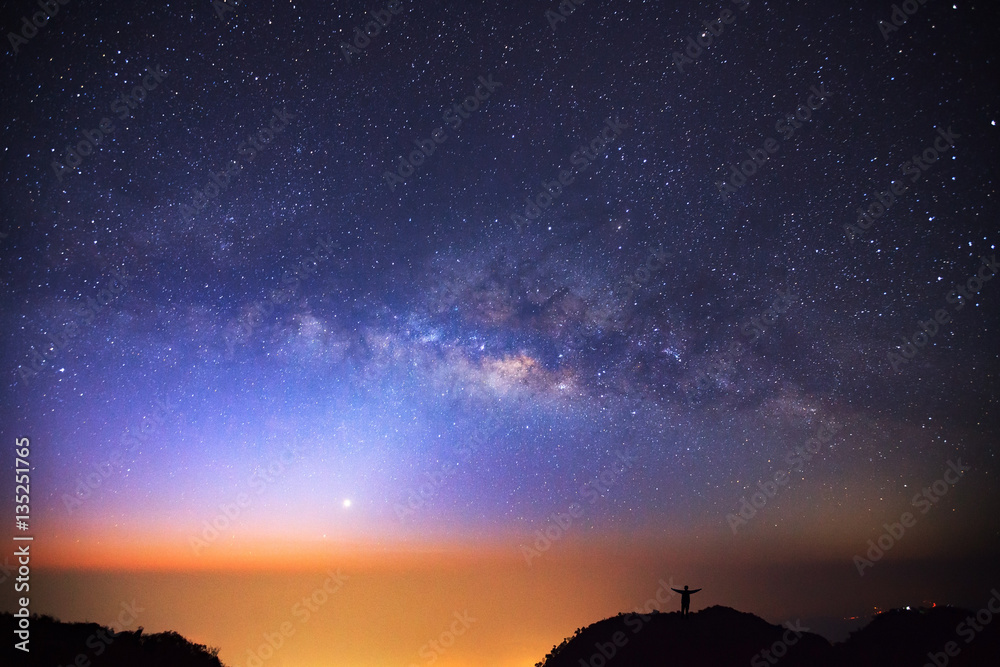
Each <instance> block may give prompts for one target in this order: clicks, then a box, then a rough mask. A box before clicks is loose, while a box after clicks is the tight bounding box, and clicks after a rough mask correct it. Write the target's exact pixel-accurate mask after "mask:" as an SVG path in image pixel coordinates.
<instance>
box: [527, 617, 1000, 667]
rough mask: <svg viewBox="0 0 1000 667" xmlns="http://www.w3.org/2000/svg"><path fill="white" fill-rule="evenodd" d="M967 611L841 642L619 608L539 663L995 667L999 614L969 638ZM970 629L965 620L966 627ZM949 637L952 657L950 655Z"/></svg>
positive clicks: (875, 625)
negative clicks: (995, 620)
mask: <svg viewBox="0 0 1000 667" xmlns="http://www.w3.org/2000/svg"><path fill="white" fill-rule="evenodd" d="M972 615H973V614H972V613H971V612H969V611H965V610H961V609H956V608H952V607H937V608H934V609H916V610H912V611H906V610H896V611H891V612H887V613H884V614H880V615H879V616H877V617H875V618H874V619H873V620H872V622H871V623H869V624H868V625H867V626H866V627H865V628H863V629H861V630H858V631H856V632H854V633H852V634H851V635H850V637H848V639H847V640H846V641H844V642H842V643H839V644H830V642H828V641H827V640H826V639H825V638H823V637H821V636H819V635H817V634H814V633H811V632H808V631H807V630H806V628H804V627H802V626H801V625H799V624H797V623H796V622H794V621H792V622H790V623H789V624H788V625H785V626H779V625H772V624H771V623H768V622H767V621H765V620H763V619H761V618H759V617H757V616H754V615H753V614H747V613H743V612H740V611H736V610H735V609H730V608H729V607H719V606H716V607H709V608H707V609H703V610H701V611H699V612H697V613H694V614H692V615H691V617H690V618H683V617H682V616H681V615H680V613H679V612H674V613H669V614H657V613H654V614H651V615H648V616H640V615H637V614H619V615H618V616H615V617H613V618H608V619H605V620H603V621H598V622H597V623H594V624H593V625H590V626H588V627H586V628H580V629H578V630H577V631H576V634H575V635H574V636H573V637H570V638H568V639H566V640H565V641H563V643H562V644H560V645H559V646H556V647H555V648H553V649H552V651H551V652H550V653H549V654H548V655H547V656H545V659H544V660H543V661H541V662H539V663H537V664H536V667H587V666H590V667H605V666H606V667H649V666H651V665H656V666H657V667H737V666H738V667H747V666H749V667H770V666H771V665H780V666H781V667H799V666H801V667H842V666H843V667H847V666H850V667H869V666H870V667H876V666H877V667H896V666H897V665H898V666H899V667H904V666H905V667H922V666H923V665H924V664H925V663H927V664H931V665H933V664H934V663H933V662H931V658H930V657H929V656H928V653H932V654H936V657H937V659H938V665H937V667H944V665H948V666H949V667H997V666H998V665H1000V627H998V626H1000V619H998V623H995V624H990V625H987V626H985V627H984V628H983V630H982V631H981V632H977V633H976V634H975V636H973V637H971V639H972V641H970V642H967V641H966V640H967V639H969V638H970V634H969V632H965V633H964V634H961V635H960V634H957V632H956V628H957V627H959V624H960V623H962V622H963V621H964V620H965V619H966V618H967V617H969V616H972ZM963 627H965V626H963ZM948 642H954V645H953V646H951V648H952V652H953V653H954V654H955V655H954V656H949V655H947V654H946V653H945V650H946V645H947V644H948Z"/></svg>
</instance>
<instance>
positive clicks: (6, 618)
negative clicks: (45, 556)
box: [0, 607, 1000, 667]
mask: <svg viewBox="0 0 1000 667" xmlns="http://www.w3.org/2000/svg"><path fill="white" fill-rule="evenodd" d="M15 620H16V619H15V618H14V617H13V616H12V615H11V614H9V613H3V614H0V631H2V632H3V634H4V636H5V637H7V638H8V639H7V640H6V641H5V642H4V643H5V644H6V645H5V646H4V647H3V649H2V654H3V655H4V656H6V657H5V658H4V659H3V660H0V664H3V665H29V666H35V665H38V666H39V667H61V666H63V665H65V666H67V667H68V666H70V665H74V666H78V667H89V666H90V665H94V666H96V665H101V666H102V667H119V666H125V665H128V666H130V667H131V666H135V665H141V666H142V667H168V666H169V667H173V666H175V665H176V666H183V667H223V665H222V663H221V662H219V659H218V658H217V657H216V655H215V654H216V651H215V650H214V649H209V648H207V647H206V646H204V645H202V644H193V643H191V642H189V641H188V640H186V639H184V638H183V637H181V636H180V635H178V634H177V633H176V632H161V633H157V634H144V633H143V631H142V628H139V629H137V630H134V631H126V632H119V633H114V632H112V631H111V630H110V629H109V628H106V627H104V626H101V625H98V624H96V623H63V622H61V621H58V620H56V619H53V618H52V617H50V616H33V617H32V618H31V642H30V648H31V651H30V653H24V652H22V651H18V650H15V649H14V647H13V644H14V641H12V638H15V635H14V630H15V627H16V625H15ZM980 620H982V619H980ZM970 621H971V622H970ZM651 665H656V666H657V667H696V666H698V667H730V666H732V667H736V666H737V665H738V666H739V667H747V665H749V666H750V667H767V666H769V665H781V666H782V667H797V666H802V667H834V666H836V667H840V666H844V667H847V666H850V667H896V666H897V665H898V666H899V667H904V666H905V667H924V666H930V667H945V665H949V666H951V667H997V665H1000V619H997V622H996V623H994V622H992V619H991V622H990V623H987V624H980V623H979V622H977V621H976V617H975V614H973V612H970V611H967V610H963V609H957V608H954V607H936V608H934V609H914V610H894V611H890V612H886V613H884V614H880V615H878V616H876V617H875V618H874V619H873V620H872V621H871V623H869V624H868V625H867V626H865V627H864V628H862V629H860V630H858V631H856V632H853V633H852V634H851V635H850V637H848V639H847V640H846V641H844V642H841V643H837V644H830V642H828V641H827V640H826V639H825V638H823V637H821V636H819V635H817V634H814V633H811V632H809V631H808V628H805V627H803V626H802V625H801V624H799V623H798V622H797V621H789V622H788V623H786V624H785V625H780V626H779V625H772V624H770V623H768V622H767V621H765V620H763V619H761V618H758V617H757V616H754V615H753V614H747V613H743V612H739V611H736V610H735V609H730V608H729V607H709V608H708V609H703V610H701V611H699V612H696V613H694V614H692V615H691V616H690V617H689V618H683V617H682V616H681V615H680V613H670V614H657V613H654V614H652V615H648V616H643V615H638V614H619V615H618V616H615V617H613V618H608V619H605V620H603V621H599V622H597V623H594V624H593V625H590V626H588V627H586V628H580V629H579V630H577V632H576V634H575V635H574V636H573V637H570V638H569V639H566V640H565V641H564V642H563V643H562V644H560V645H559V646H557V647H555V648H554V649H553V650H552V652H551V653H549V654H548V655H547V656H545V659H544V660H543V661H541V662H539V663H537V665H536V667H649V666H651Z"/></svg>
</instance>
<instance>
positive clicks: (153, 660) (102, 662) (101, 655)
mask: <svg viewBox="0 0 1000 667" xmlns="http://www.w3.org/2000/svg"><path fill="white" fill-rule="evenodd" d="M16 620H17V619H15V618H14V616H13V615H12V614H10V613H7V612H5V613H2V614H0V632H2V634H3V637H4V640H3V642H4V646H3V648H2V649H0V656H3V657H2V658H0V665H4V666H6V665H12V666H15V665H25V666H30V667H35V666H36V665H37V666H38V667H62V666H63V665H65V666H66V667H70V666H73V667H90V666H93V667H125V666H126V665H127V666H128V667H175V666H176V667H180V666H182V665H183V666H184V667H222V663H221V662H219V659H218V658H217V657H215V651H214V650H210V649H208V648H207V647H206V646H204V645H203V644H192V643H191V642H189V641H188V640H186V639H184V638H183V637H181V636H180V635H179V634H177V633H176V632H160V633H157V634H144V633H143V631H142V628H139V629H137V630H133V631H123V632H117V633H116V632H113V631H112V630H111V629H110V628H107V627H105V626H103V625H98V624H97V623H63V622H62V621H59V620H56V619H54V618H52V617H51V616H32V617H31V623H30V626H29V627H30V633H31V634H30V642H29V644H28V648H29V649H30V651H29V652H28V653H25V652H24V651H20V650H18V649H16V648H14V643H15V642H17V641H19V639H18V638H17V636H16V635H15V634H14V630H15V629H16V627H17V626H16V623H15V621H16Z"/></svg>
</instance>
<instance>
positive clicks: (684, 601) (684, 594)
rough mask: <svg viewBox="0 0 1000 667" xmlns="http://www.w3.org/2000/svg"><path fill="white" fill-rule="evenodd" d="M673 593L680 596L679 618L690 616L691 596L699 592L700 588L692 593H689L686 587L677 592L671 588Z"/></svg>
mask: <svg viewBox="0 0 1000 667" xmlns="http://www.w3.org/2000/svg"><path fill="white" fill-rule="evenodd" d="M670 590H672V591H673V592H674V593H680V594H681V616H683V617H685V618H687V617H688V616H690V615H691V595H692V594H694V593H697V592H698V591H700V590H701V589H700V588H696V589H694V590H693V591H689V590H688V587H687V586H685V587H684V590H682V591H679V590H677V589H676V588H671V589H670Z"/></svg>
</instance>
